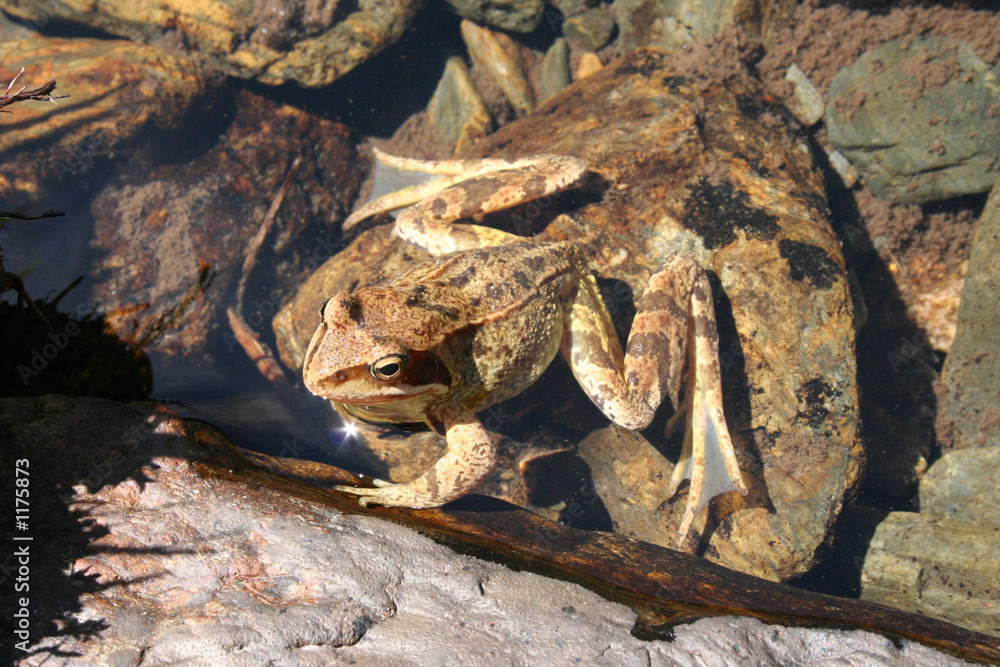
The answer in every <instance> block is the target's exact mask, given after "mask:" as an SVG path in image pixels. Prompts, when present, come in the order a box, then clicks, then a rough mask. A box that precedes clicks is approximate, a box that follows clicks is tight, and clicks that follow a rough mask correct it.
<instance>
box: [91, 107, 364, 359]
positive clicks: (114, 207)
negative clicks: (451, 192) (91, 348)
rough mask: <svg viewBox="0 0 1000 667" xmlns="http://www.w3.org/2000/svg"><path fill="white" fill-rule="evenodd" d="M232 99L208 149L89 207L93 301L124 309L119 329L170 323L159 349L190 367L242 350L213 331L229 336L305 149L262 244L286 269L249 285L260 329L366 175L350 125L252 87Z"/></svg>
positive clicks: (331, 243)
mask: <svg viewBox="0 0 1000 667" xmlns="http://www.w3.org/2000/svg"><path fill="white" fill-rule="evenodd" d="M235 105H236V109H237V110H236V112H235V116H234V118H233V120H232V122H231V123H230V124H229V126H228V127H227V128H226V130H225V132H224V133H223V134H222V135H221V136H220V137H219V138H218V141H217V142H216V143H215V144H214V145H211V146H209V147H207V149H206V150H205V151H204V152H202V153H200V154H199V155H197V156H196V157H194V158H193V159H191V160H190V161H188V162H187V163H183V164H162V165H154V166H152V167H150V166H148V165H143V164H139V165H134V166H133V167H132V169H133V171H130V172H127V173H125V174H124V175H123V176H122V177H121V178H119V179H118V180H116V181H114V182H112V183H111V184H109V185H108V186H107V187H105V188H104V189H103V190H102V191H101V192H100V193H99V194H98V196H97V197H96V199H95V201H94V203H93V213H94V219H95V227H94V235H95V238H94V241H93V245H94V247H96V248H98V249H99V250H100V251H101V252H100V255H99V259H98V260H97V261H96V265H95V266H94V272H95V275H96V278H95V284H94V285H93V288H92V290H93V291H92V294H93V298H94V300H95V301H96V302H97V303H98V304H100V307H101V309H102V310H103V311H107V312H114V313H117V317H116V318H115V319H114V320H113V322H112V324H113V327H114V328H115V330H116V331H119V332H121V333H122V334H123V335H125V334H128V333H130V332H132V331H134V330H136V329H138V330H139V331H156V330H158V329H161V328H166V329H167V330H168V331H170V335H169V336H166V337H165V338H163V339H161V340H158V341H157V342H156V343H154V347H155V349H156V350H157V351H159V352H161V353H164V354H166V355H168V356H172V357H175V358H176V359H183V360H186V361H187V362H189V363H192V364H195V365H200V364H203V363H208V362H209V361H210V360H211V359H212V358H213V356H212V355H213V354H219V353H220V351H222V350H228V352H229V353H230V354H242V351H241V350H240V349H239V348H238V347H235V340H231V338H226V339H225V340H224V341H220V340H219V338H218V336H223V332H227V333H226V334H225V335H229V334H228V332H229V326H228V323H227V320H226V316H225V309H226V307H227V306H230V305H232V303H231V299H232V298H233V297H232V295H233V292H234V291H235V288H236V284H237V281H238V280H239V278H240V275H241V272H242V267H243V263H244V260H245V258H246V256H247V253H248V247H249V244H250V241H251V239H253V238H254V236H255V235H256V234H257V231H258V229H259V228H260V225H261V223H262V222H263V221H264V219H265V216H266V215H267V211H268V209H269V207H270V205H271V203H272V201H273V199H274V197H275V195H276V194H277V192H278V190H279V188H280V186H281V184H282V182H283V181H284V180H285V178H286V176H287V175H288V172H289V169H290V168H291V166H292V163H293V160H295V158H296V157H298V156H300V155H302V156H304V158H303V159H302V161H301V163H300V165H299V166H298V168H297V177H296V179H295V181H294V183H295V186H294V187H293V188H291V190H290V192H289V193H288V194H287V195H286V196H285V198H284V200H283V202H282V204H281V207H280V208H279V210H278V213H277V217H276V221H275V222H276V227H277V228H278V229H280V230H281V231H280V232H274V231H272V232H271V234H270V236H269V237H268V239H267V242H266V243H265V246H264V252H266V253H273V256H274V257H275V258H276V260H275V262H276V266H277V267H278V268H277V271H276V272H277V273H278V274H279V275H269V274H268V273H267V271H266V270H264V269H260V270H257V271H255V272H254V273H253V274H252V275H251V276H250V278H251V279H250V280H249V290H248V293H247V298H246V304H247V310H246V311H245V312H244V313H242V314H243V316H244V317H245V318H246V319H247V322H248V324H249V325H250V326H251V328H253V329H256V330H260V329H261V328H262V327H264V326H266V324H267V322H268V321H269V320H270V318H271V317H272V316H273V313H275V312H276V311H277V310H278V305H279V304H280V303H281V294H280V292H272V291H271V290H270V289H269V287H268V286H269V285H273V284H275V283H276V282H280V281H281V280H282V279H286V280H288V281H289V282H293V283H294V282H297V280H298V279H300V278H301V277H302V274H303V272H306V271H311V269H312V268H313V267H315V266H317V265H318V264H320V263H321V262H322V260H323V259H325V257H326V256H328V254H329V252H330V249H331V248H333V247H336V243H337V241H338V239H339V232H337V231H336V230H331V229H330V228H328V226H327V225H328V221H329V220H330V218H331V216H336V214H337V212H338V211H340V212H343V211H344V210H345V209H346V207H347V206H349V202H351V201H352V199H353V197H354V196H355V194H356V191H357V187H358V185H359V182H360V178H361V174H360V173H359V172H358V170H356V169H351V168H348V165H349V163H350V161H351V160H352V159H353V157H354V148H353V138H352V135H351V133H350V131H349V130H348V129H347V128H346V127H345V126H343V125H341V124H339V123H335V122H332V121H327V120H322V119H319V118H317V117H314V116H311V115H310V114H307V113H305V112H303V111H300V110H298V109H295V108H293V107H290V106H285V105H280V104H276V103H274V102H271V101H268V100H266V99H264V98H261V97H258V96H256V95H252V94H249V93H241V94H239V95H238V96H237V100H236V102H235ZM220 342H221V343H224V345H220ZM211 350H214V352H212V351H211ZM224 353H225V352H223V354H224Z"/></svg>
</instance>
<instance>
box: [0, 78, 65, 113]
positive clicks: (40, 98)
mask: <svg viewBox="0 0 1000 667" xmlns="http://www.w3.org/2000/svg"><path fill="white" fill-rule="evenodd" d="M22 74H24V68H23V67H22V68H21V71H20V72H18V73H17V74H16V75H14V78H13V79H11V80H10V83H8V84H7V91H6V92H5V93H4V94H3V95H0V110H2V111H3V112H4V113H10V111H7V110H6V109H4V108H3V107H5V106H9V105H11V104H14V102H23V101H25V100H35V101H37V102H52V103H53V104H55V103H56V100H60V99H62V98H64V97H69V95H53V94H52V91H53V90H55V89H56V80H55V79H49V80H48V81H46V82H45V83H43V84H42V85H40V86H39V87H38V88H33V89H31V90H28V87H27V86H21V88H20V89H19V90H18V91H17V92H16V93H11V90H13V89H14V83H15V82H16V81H17V80H18V78H19V77H20V76H21V75H22Z"/></svg>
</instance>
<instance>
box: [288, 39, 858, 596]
mask: <svg viewBox="0 0 1000 667" xmlns="http://www.w3.org/2000/svg"><path fill="white" fill-rule="evenodd" d="M668 61H669V58H667V57H666V56H664V55H662V54H661V53H659V52H654V51H646V52H639V53H636V54H632V55H631V56H628V57H626V58H624V59H623V60H622V61H620V62H619V63H618V64H617V65H616V66H612V67H609V68H606V70H604V71H602V72H600V73H599V74H595V75H593V76H592V77H589V78H588V79H585V80H583V81H579V82H577V83H576V84H574V85H573V86H571V87H570V88H568V89H566V90H565V91H563V92H562V93H560V94H558V95H556V96H555V97H554V98H552V99H551V100H550V101H549V102H547V103H546V104H545V105H543V107H542V108H541V109H540V110H539V111H538V112H537V113H536V114H534V115H532V116H530V117H528V118H525V119H524V120H522V121H519V122H517V123H514V124H512V125H508V126H507V127H504V128H502V129H501V130H499V131H498V132H497V133H496V134H494V135H491V136H490V137H488V138H487V140H486V142H484V144H483V145H482V146H480V147H479V149H478V150H479V151H480V152H482V153H490V154H492V153H497V154H500V155H505V156H513V155H523V154H529V153H542V152H554V153H565V154H571V155H577V156H579V157H582V158H584V159H586V160H587V161H588V163H589V164H590V165H591V169H592V171H593V173H594V177H593V178H592V179H591V181H590V183H589V185H588V186H585V188H584V189H583V190H582V191H578V192H577V193H576V194H574V195H567V196H566V197H564V198H562V199H552V200H545V201H542V202H540V203H535V204H532V205H529V206H527V207H524V208H523V209H522V210H520V211H519V212H516V213H515V214H514V215H512V216H501V219H500V220H498V221H496V223H497V224H506V225H507V226H508V228H511V227H512V228H513V229H514V230H515V231H516V232H517V233H519V234H522V235H529V234H531V233H533V232H537V231H542V230H544V231H545V233H546V234H547V235H548V236H549V237H550V238H558V239H564V238H571V239H575V240H577V241H579V242H580V243H581V244H582V245H583V247H584V248H585V251H586V252H587V253H588V255H589V256H590V258H591V261H592V263H593V264H594V266H595V267H596V268H597V271H598V274H599V276H600V277H601V278H602V279H603V280H602V283H603V285H602V288H603V289H605V301H606V302H607V303H608V306H609V308H610V310H611V312H612V314H613V316H614V317H615V319H616V322H617V323H618V325H619V327H620V331H619V335H620V336H621V335H624V334H625V332H626V331H627V330H628V327H629V324H630V321H631V312H632V311H631V310H630V309H631V308H632V307H633V305H632V304H633V297H634V295H639V294H641V293H642V292H643V290H644V287H645V283H646V280H647V279H648V276H649V275H650V273H651V272H652V271H653V270H654V269H655V267H656V266H657V265H658V263H659V262H660V261H661V258H662V257H663V256H664V255H665V254H666V253H668V252H670V251H672V250H686V251H688V252H689V253H691V254H692V255H693V256H694V257H695V258H697V259H698V260H699V261H701V262H702V263H703V265H704V266H706V267H707V268H709V269H710V270H711V271H712V272H714V274H715V275H716V276H718V279H719V282H720V283H721V290H720V291H719V293H718V298H717V300H716V308H717V309H718V312H719V320H720V337H721V340H720V347H721V351H722V363H723V369H724V371H723V372H724V386H726V387H728V388H729V390H728V394H727V404H726V410H727V416H728V419H729V424H730V430H731V432H732V433H733V435H734V438H735V440H736V443H737V449H738V450H739V451H740V452H741V454H740V456H741V465H742V468H743V470H745V471H746V472H747V473H748V474H747V477H748V479H749V485H750V487H751V489H752V491H751V495H750V496H748V497H747V498H745V499H742V498H739V497H736V498H729V497H728V496H727V497H725V498H724V499H722V500H721V501H719V502H717V503H715V504H714V505H713V507H714V513H713V515H712V519H711V521H710V526H709V529H708V531H707V533H706V535H707V536H706V541H707V550H706V556H707V557H709V558H711V559H713V560H716V561H717V562H721V563H724V564H726V565H727V566H729V567H733V568H734V569H738V570H742V571H745V572H750V573H753V574H757V575H759V576H764V577H766V578H773V579H786V578H788V577H791V576H794V575H795V574H798V573H801V572H803V571H805V570H806V569H808V567H809V565H810V563H811V562H812V559H813V557H814V553H815V550H816V548H817V547H818V546H819V544H820V543H821V542H822V541H823V539H824V537H825V535H826V532H827V529H828V527H829V526H830V525H831V523H832V521H833V520H834V518H835V517H836V515H837V512H838V511H839V508H840V506H841V502H842V500H843V497H844V494H845V493H846V492H847V491H848V489H850V488H851V487H852V486H853V484H854V483H855V481H856V480H857V478H858V475H859V473H860V456H861V449H860V443H859V442H858V440H857V434H856V402H857V396H856V389H855V384H854V383H855V378H854V364H853V359H854V349H853V344H854V330H853V323H852V313H851V305H850V299H849V296H848V291H847V281H846V278H845V275H844V270H843V259H842V256H841V254H840V246H839V243H838V241H837V239H836V238H835V237H834V235H833V233H832V231H831V230H830V228H829V225H828V223H827V222H826V218H825V212H824V200H823V194H822V192H823V190H822V184H821V178H820V176H819V173H818V172H817V171H815V170H814V166H813V164H812V162H811V159H810V156H809V151H808V149H807V147H806V146H805V144H804V143H801V142H799V141H798V140H797V139H796V137H795V135H794V134H793V133H792V132H791V131H790V129H789V125H788V124H787V123H786V121H785V117H784V116H783V115H782V112H781V110H779V109H777V108H771V107H768V106H767V105H766V104H765V103H763V102H761V101H760V100H759V98H758V97H757V95H758V92H757V91H756V89H755V88H753V87H752V86H749V85H747V84H744V83H742V82H739V81H733V82H730V83H728V84H727V85H722V84H718V83H712V82H709V81H701V80H689V79H686V78H685V77H684V76H683V75H682V74H681V73H677V72H674V71H671V70H670V68H669V66H668V64H667V63H668ZM561 212H570V213H572V215H573V217H574V218H575V222H574V221H572V220H569V219H567V218H565V217H562V218H556V219H555V222H554V223H552V224H549V223H550V222H551V221H552V220H553V217H554V216H555V215H556V214H557V213H561ZM503 217H507V220H506V221H503V219H502V218H503ZM511 223H513V224H511ZM546 225H548V226H547V227H546ZM419 257H421V254H420V253H419V252H418V251H416V250H415V249H412V248H405V247H404V246H403V244H396V245H390V241H389V239H388V230H387V229H385V228H384V226H383V228H381V229H375V230H371V231H370V232H368V233H365V234H362V235H361V236H360V237H359V238H358V239H357V240H356V241H355V242H354V243H352V244H351V245H350V246H348V248H347V250H346V251H345V254H344V255H343V257H341V258H334V259H333V260H331V262H329V263H327V265H326V267H325V268H324V269H322V270H321V271H320V272H318V273H317V274H315V275H314V276H313V277H312V278H311V279H310V280H309V281H308V282H307V283H306V284H305V285H304V287H303V289H302V291H301V292H300V294H299V296H298V297H297V299H296V301H295V302H294V303H292V304H291V305H290V306H289V307H288V308H286V309H285V310H284V311H283V312H282V313H281V314H280V315H279V322H278V324H277V325H276V326H277V328H278V329H279V331H278V332H277V333H278V337H279V345H281V346H282V349H283V354H284V355H287V356H285V359H286V361H287V362H288V363H289V365H291V366H295V367H298V366H300V364H301V355H302V352H303V349H304V346H305V345H306V343H307V342H308V340H309V339H310V337H311V336H312V332H313V330H314V328H315V325H316V320H315V313H316V309H317V308H318V307H319V304H321V303H322V302H323V300H325V299H326V298H327V297H328V296H329V295H330V294H333V293H336V292H337V291H339V290H340V289H355V288H356V287H357V286H358V285H360V284H364V283H366V282H368V281H369V280H373V279H378V278H385V277H394V276H395V275H398V274H399V273H400V272H401V270H402V269H403V267H405V266H406V265H407V261H412V259H415V258H419ZM376 258H377V261H376ZM331 276H332V278H331ZM723 295H724V298H723ZM508 403H509V404H510V405H506V404H505V405H501V406H496V411H495V412H491V411H487V413H484V418H486V419H488V420H489V426H488V427H489V428H491V429H494V430H497V431H500V432H502V433H505V434H507V435H508V436H511V437H512V438H514V439H520V440H522V441H525V442H529V441H534V440H537V439H542V438H541V436H540V434H545V433H549V434H550V436H551V439H552V440H557V441H559V442H561V443H562V446H563V448H565V447H566V445H567V443H575V442H579V441H580V440H582V439H583V438H584V437H585V436H586V435H587V434H589V433H590V432H591V431H593V430H595V429H599V428H603V427H604V426H606V425H607V422H606V420H604V419H603V416H602V415H600V414H599V413H597V412H596V409H594V408H593V406H591V405H590V404H589V403H588V402H587V401H586V398H585V397H584V396H583V394H582V392H580V391H579V390H577V389H576V388H575V385H574V383H573V380H572V378H571V377H569V375H568V373H566V372H565V369H564V368H563V367H562V365H561V364H554V365H553V368H552V369H549V372H548V373H547V374H546V375H545V376H544V377H543V379H542V381H541V382H540V383H539V384H538V385H536V386H535V387H533V388H532V389H531V390H529V391H527V392H525V393H524V394H522V395H521V396H519V397H517V398H516V399H514V401H509V402H508ZM664 412H667V411H666V410H664ZM567 429H568V430H567ZM606 433H608V434H609V437H616V436H614V429H609V430H608V431H606ZM647 434H648V435H649V438H650V441H651V442H652V443H653V445H654V446H656V447H657V448H660V449H662V450H663V451H665V452H666V453H667V455H668V458H670V459H673V458H675V457H676V455H677V451H678V450H677V449H675V448H673V447H676V446H677V445H678V443H672V446H668V445H667V443H665V442H664V440H663V436H662V424H661V425H659V426H656V425H654V427H652V428H651V429H649V431H647ZM616 446H617V444H616V443H614V442H609V443H608V444H607V445H606V446H605V447H604V450H605V451H606V452H608V454H607V456H612V455H611V454H610V452H614V451H615V447H616ZM527 449H530V447H528V448H527ZM646 451H647V452H648V456H649V457H653V456H654V455H655V452H654V451H653V450H652V449H651V448H649V446H648V445H646ZM529 454H530V452H529V453H528V454H526V456H527V455H529ZM602 456H605V455H602ZM602 460H603V459H602ZM651 461H652V458H648V459H646V460H643V459H642V458H639V459H637V460H636V462H635V465H636V466H638V467H639V468H643V467H646V466H650V465H652V462H651ZM578 463H579V462H578ZM588 463H589V464H590V465H594V463H593V462H588ZM577 467H579V466H577ZM583 467H584V468H585V467H586V466H585V465H584V466H583ZM616 474H617V473H616ZM620 483H621V480H619V479H616V478H614V477H612V478H611V479H606V480H598V479H593V480H590V479H588V478H587V477H586V476H584V478H583V479H581V480H580V481H574V482H571V483H570V486H573V487H574V488H573V490H572V491H571V492H570V495H569V497H564V498H563V500H565V501H566V502H567V503H569V504H570V505H574V506H579V505H581V504H585V501H584V500H580V499H577V498H574V497H573V494H587V493H590V497H591V498H592V497H593V490H592V487H591V484H593V486H594V487H596V488H597V489H602V488H607V489H612V488H615V487H616V485H618V484H620ZM649 491H650V493H651V494H652V495H657V494H660V495H659V499H658V501H657V502H655V503H654V502H650V503H642V504H639V503H637V502H636V499H635V498H634V497H620V496H617V495H608V496H602V498H601V500H602V501H603V503H604V504H605V505H606V506H608V507H609V510H608V511H609V512H610V513H611V516H612V517H614V518H615V521H616V523H617V527H618V528H619V529H620V530H622V531H623V532H625V533H626V534H630V535H633V536H635V537H637V538H640V539H644V540H647V541H652V542H656V543H658V544H673V543H674V540H675V533H676V527H677V525H678V522H679V519H680V513H681V509H682V507H683V503H678V502H674V503H668V502H667V501H668V500H669V499H668V497H667V495H666V485H665V484H664V485H661V486H660V487H659V488H653V489H650V490H649ZM732 495H736V494H732ZM682 498H683V497H682ZM553 504H555V503H554V502H553ZM611 506H615V509H614V511H612V510H610V507H611ZM605 516H607V514H605ZM568 520H571V521H573V520H574V519H573V518H569V519H568ZM574 525H578V524H576V523H574ZM639 525H643V526H647V527H648V526H656V528H655V529H654V530H653V531H652V532H648V531H645V530H639V529H638V526H639ZM602 527H610V526H608V525H606V524H602Z"/></svg>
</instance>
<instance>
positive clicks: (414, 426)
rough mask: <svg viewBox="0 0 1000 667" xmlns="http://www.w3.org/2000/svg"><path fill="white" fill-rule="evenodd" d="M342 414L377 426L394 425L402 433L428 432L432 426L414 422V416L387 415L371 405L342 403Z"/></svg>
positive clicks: (422, 422)
mask: <svg viewBox="0 0 1000 667" xmlns="http://www.w3.org/2000/svg"><path fill="white" fill-rule="evenodd" d="M340 412H341V413H342V414H344V415H347V416H349V417H353V418H354V419H358V420H360V421H363V422H366V423H368V424H374V425H375V426H385V425H392V426H394V427H395V428H398V429H400V430H402V431H409V432H410V433H417V432H419V431H427V430H430V429H431V426H430V425H429V424H428V423H427V422H425V421H414V418H413V416H410V417H408V418H403V417H402V416H401V415H391V414H387V413H386V412H385V411H384V410H379V409H378V408H372V407H371V406H369V405H361V404H353V403H341V404H340Z"/></svg>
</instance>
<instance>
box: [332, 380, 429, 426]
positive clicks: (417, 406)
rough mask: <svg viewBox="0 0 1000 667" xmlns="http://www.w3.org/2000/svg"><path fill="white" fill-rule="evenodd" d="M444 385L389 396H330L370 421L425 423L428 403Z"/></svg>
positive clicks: (351, 413) (348, 410) (352, 414)
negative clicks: (347, 397)
mask: <svg viewBox="0 0 1000 667" xmlns="http://www.w3.org/2000/svg"><path fill="white" fill-rule="evenodd" d="M442 390H446V388H445V387H440V386H439V385H433V384H432V385H424V386H418V387H414V388H413V391H410V392H407V393H404V394H395V395H389V396H385V395H382V396H371V397H366V398H351V399H348V400H343V399H336V398H332V399H330V400H331V401H333V402H334V403H337V404H338V405H340V407H341V408H342V409H343V410H344V412H347V413H348V414H349V415H351V416H352V417H356V418H358V419H361V420H363V421H366V422H369V423H372V424H395V425H400V424H426V423H427V414H428V412H429V410H430V406H431V405H432V404H433V403H435V402H436V400H437V398H438V395H439V394H440V393H441V391H442Z"/></svg>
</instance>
